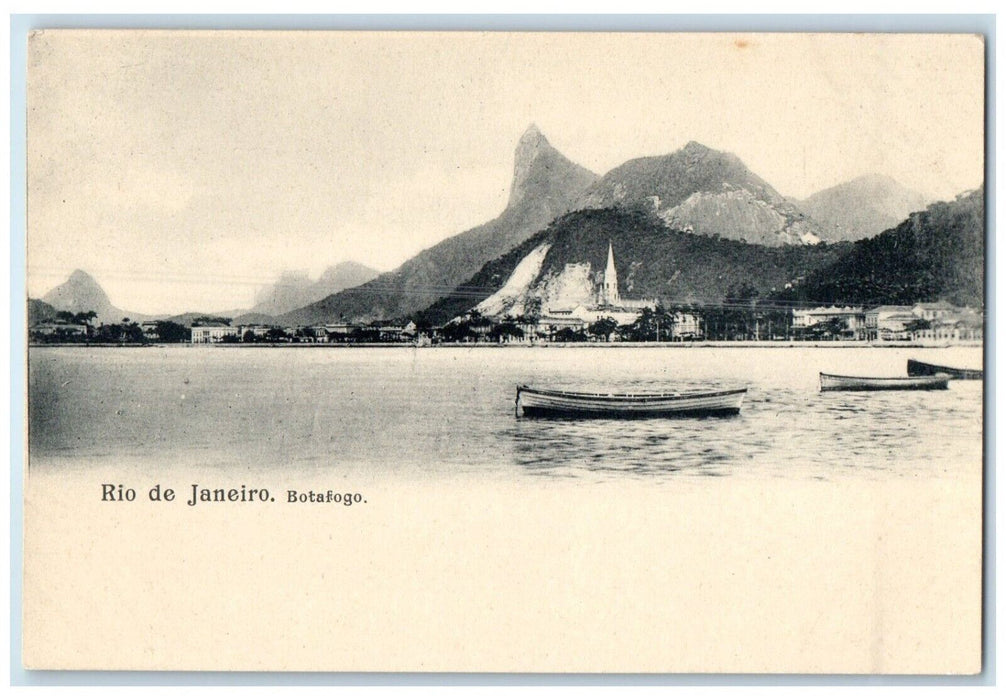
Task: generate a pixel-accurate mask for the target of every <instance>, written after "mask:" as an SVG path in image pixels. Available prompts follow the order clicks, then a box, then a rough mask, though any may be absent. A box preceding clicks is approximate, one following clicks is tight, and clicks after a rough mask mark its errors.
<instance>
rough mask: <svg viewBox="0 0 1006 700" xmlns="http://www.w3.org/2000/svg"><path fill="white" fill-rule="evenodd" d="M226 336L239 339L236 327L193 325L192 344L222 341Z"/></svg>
mask: <svg viewBox="0 0 1006 700" xmlns="http://www.w3.org/2000/svg"><path fill="white" fill-rule="evenodd" d="M227 337H232V338H234V339H235V340H238V339H239V336H238V329H237V328H234V327H232V326H193V327H192V344H193V345H201V344H207V343H222V342H224V339H225V338H227Z"/></svg>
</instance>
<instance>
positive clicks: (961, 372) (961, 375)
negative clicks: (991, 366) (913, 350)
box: [908, 360, 984, 381]
mask: <svg viewBox="0 0 1006 700" xmlns="http://www.w3.org/2000/svg"><path fill="white" fill-rule="evenodd" d="M934 374H947V375H949V376H950V378H951V379H978V380H979V381H980V380H981V379H982V378H983V376H984V374H983V372H982V370H980V369H958V368H957V367H944V366H943V365H931V364H929V363H928V362H919V361H918V360H909V361H908V376H909V377H928V376H931V375H934Z"/></svg>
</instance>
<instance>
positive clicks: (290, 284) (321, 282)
mask: <svg viewBox="0 0 1006 700" xmlns="http://www.w3.org/2000/svg"><path fill="white" fill-rule="evenodd" d="M378 274H380V273H379V272H378V271H377V270H374V269H371V268H369V267H367V266H366V265H361V264H360V263H356V262H352V261H346V262H341V263H339V264H338V265H333V266H332V267H329V268H328V269H326V270H325V271H324V272H323V273H322V274H321V277H319V278H318V279H317V280H312V279H310V278H309V277H308V275H307V272H305V271H286V272H283V273H282V274H281V275H280V277H279V279H278V280H277V281H276V283H275V284H271V285H269V286H267V287H265V288H264V289H262V290H260V291H259V292H258V293H257V294H256V295H255V305H254V306H253V307H252V308H251V309H249V311H248V313H254V314H266V315H268V316H276V315H279V314H285V313H286V312H288V311H293V310H294V309H299V308H300V307H302V306H307V305H308V304H311V303H314V302H316V301H318V300H320V299H324V298H325V297H327V296H329V295H331V294H335V293H336V292H341V291H342V290H343V289H348V288H350V287H357V286H359V285H361V284H363V283H365V282H369V281H370V280H372V279H374V278H375V277H377V275H378Z"/></svg>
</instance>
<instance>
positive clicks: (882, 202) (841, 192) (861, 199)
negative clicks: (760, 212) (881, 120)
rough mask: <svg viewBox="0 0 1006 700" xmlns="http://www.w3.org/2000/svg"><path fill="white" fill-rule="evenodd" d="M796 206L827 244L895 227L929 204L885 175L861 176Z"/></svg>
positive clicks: (816, 194)
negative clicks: (817, 226)
mask: <svg viewBox="0 0 1006 700" xmlns="http://www.w3.org/2000/svg"><path fill="white" fill-rule="evenodd" d="M796 204H797V206H799V207H800V208H801V209H802V210H803V211H804V212H806V213H807V214H808V215H809V216H811V217H813V218H814V220H816V221H817V222H818V223H820V224H821V227H822V230H824V231H825V232H826V233H825V235H826V236H827V237H828V238H829V239H830V240H842V241H855V240H859V239H861V238H869V237H871V236H876V235H877V234H878V233H880V232H882V231H886V230H887V229H889V228H893V227H894V226H897V225H898V224H899V223H901V222H902V221H904V220H905V219H906V218H908V215H909V214H911V213H912V212H914V211H920V210H922V209H925V207H926V205H927V204H929V200H927V199H926V197H925V196H923V195H921V194H919V193H918V192H913V191H912V190H910V189H908V188H907V187H905V186H903V185H902V184H900V183H899V182H898V181H896V180H894V179H892V178H889V177H887V176H885V175H863V176H861V177H857V178H856V179H855V180H850V181H849V182H843V183H842V184H840V185H835V186H834V187H829V188H828V189H826V190H821V191H820V192H817V193H815V194H812V195H811V196H810V197H807V199H804V200H802V201H797V202H796Z"/></svg>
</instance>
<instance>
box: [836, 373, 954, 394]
mask: <svg viewBox="0 0 1006 700" xmlns="http://www.w3.org/2000/svg"><path fill="white" fill-rule="evenodd" d="M948 381H950V375H949V374H934V375H932V376H929V377H843V376H842V375H839V374H825V373H824V372H821V391H897V390H901V391H925V390H929V389H946V388H947V382H948Z"/></svg>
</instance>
